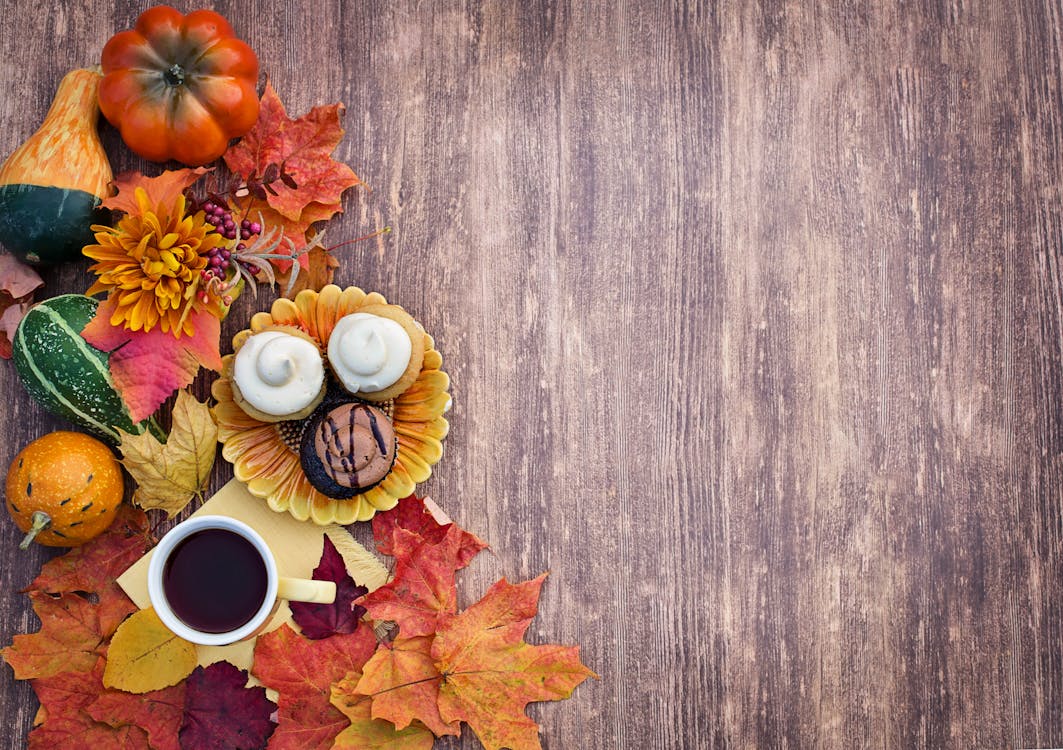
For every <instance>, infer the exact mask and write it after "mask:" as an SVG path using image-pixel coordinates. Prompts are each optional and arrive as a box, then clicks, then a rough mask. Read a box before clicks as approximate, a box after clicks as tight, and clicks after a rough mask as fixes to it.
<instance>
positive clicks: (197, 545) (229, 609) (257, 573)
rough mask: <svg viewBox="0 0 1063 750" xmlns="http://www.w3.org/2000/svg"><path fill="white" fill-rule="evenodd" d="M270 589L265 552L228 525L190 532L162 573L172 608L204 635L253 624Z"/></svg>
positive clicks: (163, 586) (172, 554) (163, 584)
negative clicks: (263, 556) (264, 557)
mask: <svg viewBox="0 0 1063 750" xmlns="http://www.w3.org/2000/svg"><path fill="white" fill-rule="evenodd" d="M267 588H268V571H267V570H266V563H265V561H264V560H263V559H262V555H261V553H259V551H258V549H257V548H256V547H255V545H253V544H252V543H251V542H250V541H248V540H247V539H246V538H244V537H243V536H241V535H240V534H237V533H236V532H234V531H229V530H228V529H203V530H201V531H196V532H194V533H192V534H189V535H188V537H186V538H185V539H182V540H181V541H180V542H179V543H178V544H177V546H176V547H174V549H173V551H172V552H171V553H170V556H169V558H168V559H167V560H166V567H165V568H164V569H163V573H162V590H163V594H164V595H165V597H166V601H167V602H168V603H169V605H170V609H172V610H173V612H174V614H175V615H177V617H178V619H180V620H181V622H183V623H184V624H185V625H187V626H188V627H190V628H193V629H195V630H198V631H200V632H202V633H228V632H229V631H232V630H236V629H237V628H239V627H241V626H243V625H245V624H246V623H248V622H250V621H251V619H252V618H253V617H254V616H255V615H256V614H257V613H258V610H259V608H260V607H261V606H262V603H263V602H264V601H265V600H266V593H267Z"/></svg>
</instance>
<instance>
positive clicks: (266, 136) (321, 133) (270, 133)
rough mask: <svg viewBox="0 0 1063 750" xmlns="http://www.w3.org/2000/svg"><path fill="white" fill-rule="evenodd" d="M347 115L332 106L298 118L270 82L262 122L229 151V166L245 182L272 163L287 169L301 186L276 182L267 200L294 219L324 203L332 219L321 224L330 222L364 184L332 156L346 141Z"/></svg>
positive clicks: (226, 153)
mask: <svg viewBox="0 0 1063 750" xmlns="http://www.w3.org/2000/svg"><path fill="white" fill-rule="evenodd" d="M342 112H343V105H342V104H330V105H328V106H321V107H314V108H313V109H312V110H310V112H309V113H307V114H305V115H303V116H302V117H299V118H297V119H295V120H293V119H291V118H290V117H288V113H287V112H286V111H285V109H284V104H283V103H282V102H281V100H280V97H278V96H277V92H276V91H274V90H273V86H272V85H271V84H270V83H268V82H267V83H266V90H265V91H263V92H262V101H261V105H260V106H259V110H258V122H256V123H255V126H254V127H253V128H251V131H250V132H249V133H247V135H245V136H244V137H243V138H241V139H240V140H239V141H238V142H237V143H236V144H235V145H233V146H231V147H230V148H229V150H228V151H226V152H225V156H224V159H225V164H226V165H227V166H228V167H229V169H230V170H232V171H233V172H234V173H236V174H238V175H240V176H241V177H243V178H244V179H245V180H246V179H248V178H250V177H251V176H252V175H256V176H258V177H261V176H263V174H264V173H265V171H266V168H267V167H268V166H269V165H271V164H276V165H282V166H283V168H284V173H285V174H286V175H287V176H289V177H290V178H291V179H292V180H293V181H294V183H295V187H294V188H293V187H291V186H289V185H286V184H284V183H283V182H274V183H272V184H271V185H270V188H271V189H272V192H267V195H266V202H267V203H268V204H269V205H270V206H271V207H272V208H273V209H275V210H276V211H277V212H278V213H280V214H281V215H282V216H284V217H285V218H287V219H290V220H298V219H300V218H301V217H302V216H303V214H304V212H305V211H306V209H307V207H308V206H309V205H310V204H311V203H318V204H322V205H323V206H327V207H328V209H327V215H326V216H320V215H319V216H318V219H316V220H320V219H327V218H329V217H331V216H332V215H333V214H335V213H336V212H338V211H339V210H340V196H341V195H342V194H343V191H345V190H347V189H348V188H351V187H354V186H355V185H357V184H358V183H359V182H361V180H359V179H358V175H356V174H355V173H354V170H352V169H351V168H350V167H349V166H347V165H346V164H344V163H343V162H339V161H336V160H335V159H333V158H332V152H333V151H334V150H335V149H336V147H337V146H338V145H339V143H340V141H341V140H342V139H343V133H344V131H343V127H342V126H341V125H340V115H341V114H342ZM274 193H275V194H274ZM316 213H317V214H321V213H324V212H321V211H318V212H316Z"/></svg>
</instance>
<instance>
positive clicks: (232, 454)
mask: <svg viewBox="0 0 1063 750" xmlns="http://www.w3.org/2000/svg"><path fill="white" fill-rule="evenodd" d="M383 304H387V300H385V299H384V297H382V296H381V295H379V294H377V293H376V292H371V293H369V294H366V293H365V292H363V291H362V290H361V289H358V288H357V287H347V288H346V289H342V290H341V289H340V288H339V287H338V286H335V285H332V284H330V285H328V286H326V287H325V288H323V289H322V290H321V291H320V292H314V291H312V290H305V291H302V292H300V293H299V294H298V295H297V296H296V298H295V300H288V299H278V300H277V301H275V302H274V303H273V307H272V309H271V310H270V312H268V313H267V312H260V313H257V314H256V315H255V316H254V317H252V318H251V328H250V329H245V330H243V331H240V332H239V333H237V334H236V336H234V337H233V348H234V349H238V348H239V347H240V345H241V344H242V343H243V341H244V340H245V339H246V338H247V337H249V336H252V335H253V334H255V333H258V332H259V331H263V330H265V329H267V328H269V327H270V326H276V325H282V326H294V327H296V328H299V329H300V330H302V331H304V332H305V333H307V334H308V335H309V336H311V337H312V338H313V339H314V340H315V341H317V342H318V343H319V344H320V345H321V348H322V349H326V348H327V347H328V340H329V336H330V334H331V333H332V329H333V327H334V326H335V325H336V321H337V320H339V319H340V318H342V317H343V316H344V315H349V314H351V313H355V312H358V311H359V310H361V309H362V308H363V307H366V306H369V305H383ZM424 345H425V346H424V348H425V352H424V362H423V364H422V365H421V371H420V374H419V375H418V376H417V379H416V380H415V381H414V383H413V385H411V386H410V387H409V388H408V389H407V390H406V391H405V392H403V393H401V394H399V396H397V397H396V398H395V399H394V400H392V401H389V402H387V403H384V404H379V406H381V407H383V409H384V412H385V413H386V414H388V416H389V417H391V420H392V424H393V426H394V428H395V434H396V435H397V436H398V455H397V457H396V459H395V465H394V466H393V467H392V469H391V472H390V473H389V474H388V475H387V476H386V477H385V478H384V480H383V481H382V482H381V483H380V484H378V485H377V486H376V487H374V488H373V489H371V490H369V491H367V492H364V493H362V494H360V495H355V496H354V497H353V498H350V499H348V500H335V499H333V498H330V497H327V496H325V495H323V494H322V493H320V492H318V491H317V490H316V489H314V487H313V486H312V485H311V484H310V480H308V479H307V478H306V474H305V473H304V472H303V468H302V466H301V464H300V462H299V439H300V435H301V433H302V428H303V421H294V422H276V423H268V422H260V421H259V420H257V419H255V418H254V417H251V416H249V415H248V414H246V413H245V412H244V410H243V409H241V408H240V407H239V406H238V405H237V404H236V402H235V401H234V400H233V389H232V382H231V380H230V375H231V372H232V355H229V356H226V357H224V358H223V359H222V362H223V363H224V365H225V367H224V369H223V371H222V376H221V377H220V378H218V379H217V380H216V381H214V385H213V387H212V392H213V394H214V398H215V399H216V400H217V402H218V403H217V405H216V406H215V407H214V415H215V417H216V418H217V420H218V440H220V441H221V442H222V444H223V445H224V448H223V449H222V455H223V456H224V457H225V458H226V460H228V461H230V462H231V463H232V464H233V469H234V473H235V474H236V478H237V479H239V480H240V481H242V482H245V483H246V484H247V488H248V490H249V491H250V492H251V494H253V495H255V496H257V497H261V498H263V499H265V500H266V502H267V503H268V504H269V506H270V507H271V508H272V509H273V510H275V511H277V512H279V513H285V512H287V513H291V514H292V515H293V516H294V517H295V518H298V519H299V520H300V521H305V520H308V519H309V520H311V521H313V522H314V523H318V524H322V525H325V524H330V523H340V524H347V523H353V522H354V521H367V520H369V519H370V518H372V517H373V514H374V513H376V512H377V511H378V510H388V509H389V508H393V507H394V506H395V505H396V504H397V503H398V501H399V500H400V499H401V498H403V497H406V496H407V495H409V494H410V493H412V492H413V490H414V487H415V486H416V485H417V484H418V483H420V482H423V481H425V480H426V479H428V477H429V476H430V475H431V473H432V466H433V465H435V464H436V463H437V462H438V461H439V459H440V458H441V457H442V456H443V442H442V441H443V438H444V437H446V434H447V429H448V425H447V420H446V419H444V418H443V413H444V412H445V411H446V410H447V409H448V408H449V407H450V394H449V393H448V392H447V390H448V388H449V387H450V379H449V378H448V377H447V374H446V373H445V372H443V371H442V370H441V369H440V368H441V367H442V365H443V358H442V357H441V356H440V354H439V352H437V351H436V350H435V343H434V342H433V341H432V337H431V336H429V335H428V334H427V333H426V334H424Z"/></svg>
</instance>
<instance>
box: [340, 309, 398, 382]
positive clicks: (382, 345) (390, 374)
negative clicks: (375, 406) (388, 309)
mask: <svg viewBox="0 0 1063 750" xmlns="http://www.w3.org/2000/svg"><path fill="white" fill-rule="evenodd" d="M412 353H413V344H412V343H411V341H410V336H409V334H407V333H406V330H405V329H404V328H403V327H402V326H401V325H400V324H399V323H396V322H395V321H394V320H391V319H390V318H384V317H381V316H379V315H373V314H371V313H353V314H351V315H345V316H344V317H342V318H340V319H339V321H338V322H337V323H336V327H335V328H334V329H333V330H332V336H331V337H330V338H329V342H328V358H329V363H330V364H331V365H332V371H333V372H335V373H336V377H338V378H339V379H340V382H341V383H343V385H344V387H345V388H347V390H349V391H350V392H351V393H358V392H363V393H374V392H376V391H382V390H384V389H385V388H387V387H389V386H391V385H394V384H395V383H396V382H398V380H399V378H401V377H402V376H403V373H405V372H406V368H407V366H408V365H409V364H410V356H411V354H412Z"/></svg>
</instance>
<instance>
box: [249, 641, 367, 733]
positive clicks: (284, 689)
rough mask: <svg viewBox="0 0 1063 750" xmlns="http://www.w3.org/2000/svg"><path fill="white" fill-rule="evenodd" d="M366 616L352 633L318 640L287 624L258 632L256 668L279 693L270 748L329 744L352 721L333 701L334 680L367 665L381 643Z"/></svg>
mask: <svg viewBox="0 0 1063 750" xmlns="http://www.w3.org/2000/svg"><path fill="white" fill-rule="evenodd" d="M376 642H377V641H376V636H375V635H374V634H373V630H372V629H371V628H370V627H369V626H368V625H366V624H365V623H364V622H363V623H362V624H360V625H359V627H358V629H357V630H355V631H354V632H353V633H342V634H339V635H333V636H330V637H328V638H321V639H319V640H316V641H313V640H310V639H309V638H304V637H303V636H301V635H299V634H298V633H296V632H295V631H294V630H292V629H291V628H290V627H289V626H288V625H282V626H281V627H280V628H278V629H277V630H274V631H272V632H270V633H266V634H265V635H262V636H260V637H259V639H258V641H257V642H256V644H255V662H254V666H253V667H252V669H251V671H252V672H253V673H254V675H255V676H256V677H257V678H258V679H259V680H261V681H262V683H263V684H264V685H266V686H267V687H270V688H273V689H274V690H276V691H277V692H278V694H279V699H278V701H277V729H276V730H275V731H274V732H273V736H272V737H271V738H270V743H269V746H270V750H315V749H317V748H320V750H327V749H328V748H331V747H332V743H333V740H334V739H335V738H336V735H338V734H339V733H340V732H341V731H342V730H343V729H346V728H347V726H348V724H349V722H348V720H347V718H346V717H345V716H344V715H343V714H342V713H340V711H339V710H338V709H336V708H335V707H334V706H333V705H332V704H331V702H330V700H331V692H332V683H334V682H337V681H339V680H341V679H343V677H344V676H346V675H347V674H348V673H350V672H352V671H360V670H361V668H362V665H364V664H365V662H366V661H367V660H368V659H369V657H370V656H371V655H372V653H373V650H374V649H375V648H376Z"/></svg>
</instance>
